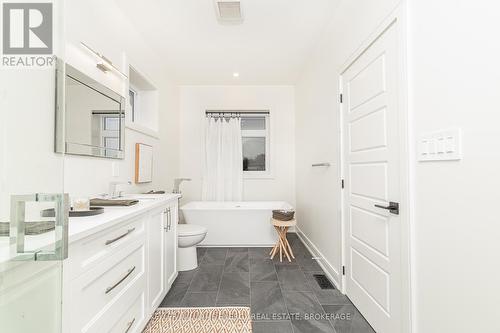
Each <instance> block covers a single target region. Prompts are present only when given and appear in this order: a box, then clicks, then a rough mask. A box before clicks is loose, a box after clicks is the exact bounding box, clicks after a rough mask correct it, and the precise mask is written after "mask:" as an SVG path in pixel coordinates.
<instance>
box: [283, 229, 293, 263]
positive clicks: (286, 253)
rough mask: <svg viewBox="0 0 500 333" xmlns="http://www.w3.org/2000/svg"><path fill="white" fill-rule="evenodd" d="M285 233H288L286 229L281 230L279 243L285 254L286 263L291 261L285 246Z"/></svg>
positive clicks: (286, 241)
mask: <svg viewBox="0 0 500 333" xmlns="http://www.w3.org/2000/svg"><path fill="white" fill-rule="evenodd" d="M287 231H288V227H284V228H283V230H282V234H281V242H282V244H283V250H284V252H285V255H286V257H287V258H288V261H289V262H292V260H291V259H290V255H289V253H288V249H287V245H288V240H287V239H286V233H287Z"/></svg>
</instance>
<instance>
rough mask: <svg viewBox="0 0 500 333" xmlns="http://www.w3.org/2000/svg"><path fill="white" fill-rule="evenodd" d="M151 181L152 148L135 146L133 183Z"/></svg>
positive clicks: (143, 145) (141, 145) (144, 145)
mask: <svg viewBox="0 0 500 333" xmlns="http://www.w3.org/2000/svg"><path fill="white" fill-rule="evenodd" d="M152 181H153V147H152V146H150V145H147V144H144V143H136V144H135V183H136V184H140V183H150V182H152Z"/></svg>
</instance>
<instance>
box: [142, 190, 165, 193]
mask: <svg viewBox="0 0 500 333" xmlns="http://www.w3.org/2000/svg"><path fill="white" fill-rule="evenodd" d="M144 194H165V191H163V190H161V191H155V190H151V191H149V192H145V193H144Z"/></svg>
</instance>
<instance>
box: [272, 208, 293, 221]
mask: <svg viewBox="0 0 500 333" xmlns="http://www.w3.org/2000/svg"><path fill="white" fill-rule="evenodd" d="M294 216H295V212H294V211H293V210H273V219H275V220H279V221H291V220H293V217H294Z"/></svg>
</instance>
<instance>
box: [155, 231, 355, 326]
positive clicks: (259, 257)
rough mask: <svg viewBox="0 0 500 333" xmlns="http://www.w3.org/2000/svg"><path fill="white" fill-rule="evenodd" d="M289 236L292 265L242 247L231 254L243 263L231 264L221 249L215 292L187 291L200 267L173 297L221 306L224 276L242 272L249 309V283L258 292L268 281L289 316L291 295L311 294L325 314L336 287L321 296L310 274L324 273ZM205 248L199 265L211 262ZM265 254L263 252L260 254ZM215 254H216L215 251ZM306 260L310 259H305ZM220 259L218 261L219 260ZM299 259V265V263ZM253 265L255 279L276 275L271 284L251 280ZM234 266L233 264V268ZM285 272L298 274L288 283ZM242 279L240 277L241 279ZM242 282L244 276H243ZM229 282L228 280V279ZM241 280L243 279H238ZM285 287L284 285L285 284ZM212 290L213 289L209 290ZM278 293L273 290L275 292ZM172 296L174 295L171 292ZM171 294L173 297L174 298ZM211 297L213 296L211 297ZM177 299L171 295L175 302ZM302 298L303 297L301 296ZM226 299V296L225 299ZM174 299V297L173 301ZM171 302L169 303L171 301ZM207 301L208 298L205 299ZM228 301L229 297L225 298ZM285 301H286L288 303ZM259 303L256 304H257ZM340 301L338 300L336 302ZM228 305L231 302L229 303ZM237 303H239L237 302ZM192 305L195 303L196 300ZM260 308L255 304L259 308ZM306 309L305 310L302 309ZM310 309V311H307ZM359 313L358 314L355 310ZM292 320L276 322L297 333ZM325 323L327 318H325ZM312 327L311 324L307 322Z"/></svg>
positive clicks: (298, 241) (307, 252)
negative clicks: (212, 300) (243, 256)
mask: <svg viewBox="0 0 500 333" xmlns="http://www.w3.org/2000/svg"><path fill="white" fill-rule="evenodd" d="M292 237H293V240H292V243H293V244H295V245H294V246H295V249H294V254H295V257H296V258H295V259H294V260H292V263H289V262H288V259H287V258H285V259H284V261H283V262H280V261H279V258H278V260H276V258H275V259H274V260H270V256H268V255H267V252H268V250H269V249H270V247H265V248H266V250H262V252H261V251H259V250H253V251H252V250H251V248H246V252H245V251H242V252H240V251H236V252H235V255H236V256H238V255H239V253H246V254H247V255H246V260H241V261H240V260H237V261H234V262H227V261H228V260H229V259H231V260H234V258H233V257H230V255H231V254H230V252H231V249H232V248H225V250H226V251H225V256H224V259H223V263H222V269H221V272H220V278H219V281H218V285H217V290H213V291H204V290H199V291H198V290H197V291H190V290H191V288H192V286H193V281H194V280H195V278H197V279H198V280H199V279H202V280H203V278H204V276H198V274H203V272H200V268H201V266H200V268H197V269H196V272H193V273H192V274H191V273H189V274H191V277H190V278H189V279H186V280H185V281H183V282H182V284H183V285H184V287H185V284H184V283H186V284H187V289H186V291H185V292H184V294H181V293H179V292H178V291H179V290H180V291H182V289H177V295H179V296H180V295H182V298H181V299H180V302H181V305H180V306H182V304H184V302H185V301H186V302H187V300H188V298H187V295H188V294H200V296H201V294H205V293H215V306H224V305H219V304H218V303H219V302H220V301H221V297H222V288H223V285H224V283H223V281H224V274H230V273H242V274H243V273H246V274H248V275H247V278H248V281H247V282H248V291H249V297H248V301H249V305H248V306H249V307H250V308H252V301H255V300H254V299H253V298H252V290H253V288H252V284H253V285H254V287H256V288H257V289H258V284H259V283H271V282H275V283H277V287H278V288H279V292H280V293H281V297H282V301H283V305H282V306H283V307H284V311H285V312H286V313H287V314H288V315H289V314H290V312H289V311H290V309H289V305H288V302H287V301H286V298H285V294H287V295H288V294H293V293H308V294H310V293H312V294H313V296H312V297H309V296H307V297H308V298H309V299H310V300H311V301H315V302H316V303H317V304H319V305H320V307H321V311H322V312H323V313H327V312H326V310H325V308H324V306H328V305H336V304H323V303H327V302H330V301H332V302H336V301H337V299H336V297H338V296H336V292H340V291H339V290H338V289H337V288H336V287H335V289H333V290H334V291H335V293H331V294H330V293H328V292H326V293H322V292H320V291H318V288H317V287H316V286H315V285H314V283H317V282H316V281H315V280H314V278H313V275H314V274H325V273H324V271H323V270H321V267H319V269H318V268H317V267H316V265H314V264H313V263H311V262H309V261H308V260H310V259H311V260H312V255H311V254H310V252H309V250H308V249H307V248H306V247H305V246H304V245H303V243H302V240H300V238H298V239H296V236H291V237H290V238H292ZM209 249H210V248H205V249H202V250H200V251H203V253H202V255H201V256H200V257H199V264H201V263H202V262H203V260H204V259H207V260H209V261H210V260H213V257H212V256H211V257H208V256H209V255H210V254H209V252H210V251H209ZM264 251H265V253H264ZM216 252H217V251H216ZM221 252H222V251H220V252H219V253H220V254H221ZM309 257H310V258H309ZM214 258H221V257H218V256H217V255H216V256H215V257H214ZM221 259H222V258H221ZM219 260H220V259H216V260H215V261H214V262H215V263H218V261H219ZM268 260H270V261H269V262H270V264H271V265H272V267H273V268H272V269H270V267H267V268H266V269H262V268H260V266H259V264H260V263H265V264H264V265H263V266H266V265H269V263H267V262H268ZM299 260H301V261H300V263H299ZM252 262H253V263H255V269H256V270H255V272H257V275H256V277H257V278H260V277H259V272H261V271H263V272H269V274H271V272H272V273H274V274H275V276H276V280H275V281H267V280H265V279H266V278H268V277H267V275H266V274H263V275H262V276H263V279H264V280H256V281H252V274H253V273H254V271H253V270H252V265H251V263H252ZM215 263H209V264H206V265H207V266H216V264H215ZM226 264H228V265H229V266H227V267H226ZM233 264H234V265H233ZM242 264H243V266H245V267H246V266H248V271H244V269H242V270H241V271H240V268H241V265H242ZM217 266H220V265H217ZM280 266H284V267H283V268H280ZM287 269H290V270H292V271H297V272H300V274H299V273H294V277H293V278H291V280H288V279H287V278H286V276H287V273H286V270H287ZM279 270H280V272H281V274H278V271H279ZM300 275H302V277H303V278H304V283H302V282H301V281H300V280H301V277H300ZM187 276H189V275H187ZM241 277H243V276H241ZM183 278H186V277H183ZM243 279H244V277H243ZM231 281H232V280H231ZM242 281H244V280H242ZM285 284H286V285H285ZM285 287H286V288H291V290H284V288H285ZM213 289H215V288H213ZM295 289H300V290H295ZM302 289H306V290H302ZM277 291H278V290H276V292H277ZM173 294H174V295H175V294H176V293H173ZM174 295H173V296H174ZM212 295H213V294H212ZM179 296H174V297H176V298H177V299H178V297H179ZM254 296H255V295H254ZM289 296H290V297H292V298H291V299H290V300H294V299H295V297H297V296H292V295H289ZM196 297H197V296H194V299H196ZM207 297H208V295H207V296H205V297H204V298H203V299H207ZM211 297H213V296H211ZM304 297H305V296H304ZM330 297H332V299H331V300H330V299H329V298H330ZM226 298H227V297H226ZM320 298H321V300H323V302H321V301H320ZM174 299H175V298H174ZM174 299H172V300H174ZM208 299H210V297H208ZM229 299H230V298H229ZM338 299H339V300H340V299H341V298H340V297H339V298H338ZM189 300H190V301H189V302H188V303H189V304H193V303H192V302H193V297H192V296H190V297H189ZM290 300H289V301H290ZM164 302H165V300H163V301H162V304H163V303H164ZM238 302H239V299H238ZM259 302H260V301H259ZM339 302H340V301H339ZM346 302H347V303H346V304H338V305H340V306H343V305H349V306H353V307H354V309H355V306H354V305H353V304H352V302H350V300H349V299H348V298H347V299H346ZM229 303H231V302H229ZM239 303H241V302H239ZM194 304H197V303H196V301H195V303H194ZM227 306H231V305H229V304H228V305H227ZM234 306H247V305H242V304H240V305H237V304H236V302H235V304H234ZM260 306H261V305H259V307H260ZM313 307H314V308H315V307H316V305H313ZM306 309H307V308H306ZM311 310H312V309H311ZM317 311H320V309H318V310H317ZM358 312H359V311H358ZM291 319H292V318H291V317H288V318H284V319H283V320H280V321H283V322H287V323H288V324H289V325H290V331H291V332H295V333H298V331H297V330H299V329H300V328H299V327H300V326H297V327H294V325H293V324H292V320H291ZM325 320H327V319H325ZM266 321H267V322H274V321H275V320H256V321H255V322H266ZM327 321H328V326H329V327H331V328H332V329H333V332H336V330H335V326H334V322H332V321H330V320H327ZM311 322H314V320H312V319H311ZM311 325H312V323H311Z"/></svg>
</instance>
